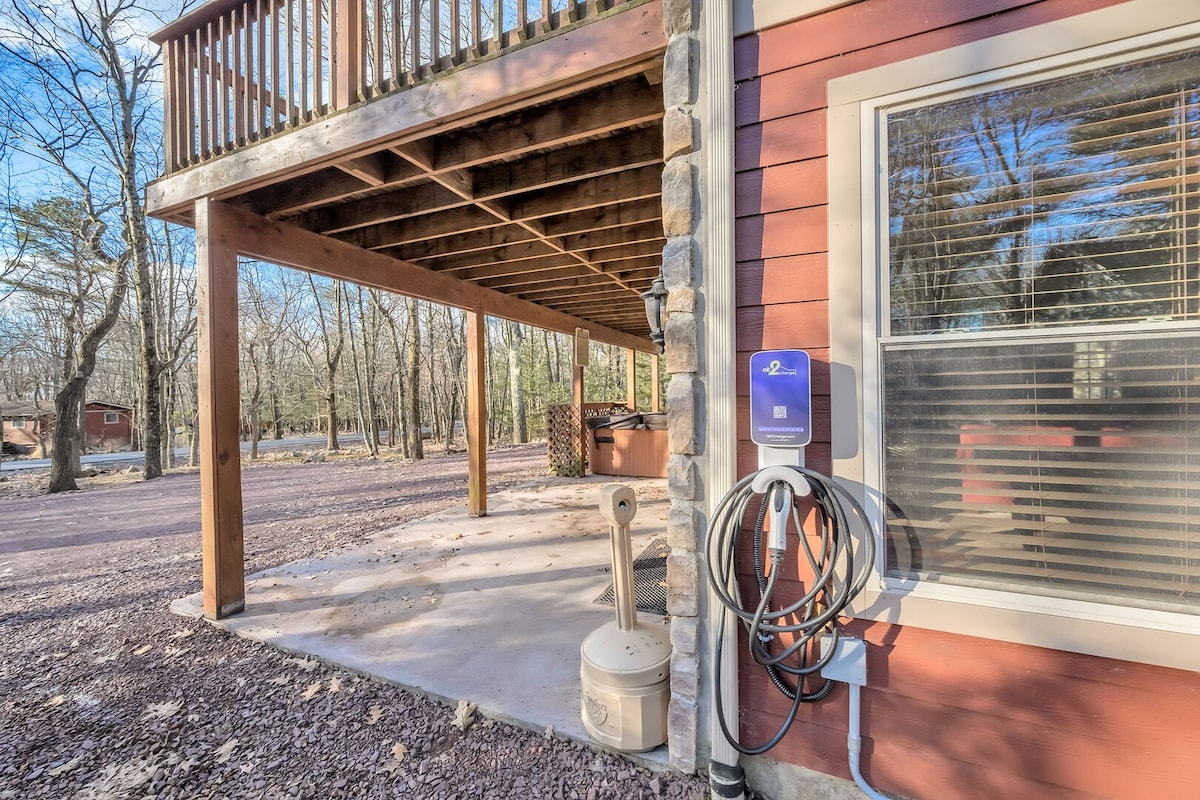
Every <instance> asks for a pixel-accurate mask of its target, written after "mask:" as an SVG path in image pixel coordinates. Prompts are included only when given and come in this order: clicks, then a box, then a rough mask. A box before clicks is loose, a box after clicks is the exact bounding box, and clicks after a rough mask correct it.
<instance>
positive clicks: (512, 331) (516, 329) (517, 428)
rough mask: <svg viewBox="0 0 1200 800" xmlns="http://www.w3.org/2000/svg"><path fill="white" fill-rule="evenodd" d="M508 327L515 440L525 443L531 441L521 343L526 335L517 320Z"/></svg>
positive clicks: (509, 375) (509, 384)
mask: <svg viewBox="0 0 1200 800" xmlns="http://www.w3.org/2000/svg"><path fill="white" fill-rule="evenodd" d="M505 324H506V325H507V327H508V333H509V337H508V391H509V397H511V398H512V418H513V442H514V443H516V444H524V443H526V442H528V441H529V421H528V420H527V419H526V417H525V391H524V386H523V383H524V381H523V380H522V376H521V344H522V342H523V341H524V336H523V335H522V333H521V326H520V325H518V324H516V323H515V322H508V323H505Z"/></svg>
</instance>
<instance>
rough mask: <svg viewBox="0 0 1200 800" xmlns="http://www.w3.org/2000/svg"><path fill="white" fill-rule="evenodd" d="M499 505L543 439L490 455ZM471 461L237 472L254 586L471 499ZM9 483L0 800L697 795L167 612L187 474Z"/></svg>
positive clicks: (700, 790) (186, 523)
mask: <svg viewBox="0 0 1200 800" xmlns="http://www.w3.org/2000/svg"><path fill="white" fill-rule="evenodd" d="M488 466H489V473H490V475H489V477H490V479H491V486H492V488H493V490H494V489H495V488H498V487H500V486H502V485H504V484H511V483H515V482H520V481H524V480H528V479H530V478H533V477H538V476H540V475H543V474H545V457H544V446H536V445H535V446H528V447H513V448H507V449H502V450H499V451H496V452H494V453H492V454H491V455H490V456H489V464H488ZM466 469H467V467H466V457H465V456H464V455H462V454H457V455H454V454H452V455H445V456H439V457H432V458H428V459H426V460H425V461H423V462H416V463H414V462H406V461H403V460H400V459H395V458H391V459H389V458H386V457H384V458H380V459H377V460H376V459H369V458H365V457H361V456H353V455H350V456H331V457H329V458H328V459H327V460H325V461H324V462H323V463H304V462H303V461H302V460H301V459H287V460H276V461H270V462H266V463H263V464H254V465H249V466H247V468H246V469H245V470H244V472H243V493H244V505H245V508H246V530H245V539H246V563H247V571H248V572H256V571H259V570H262V569H266V568H268V567H272V566H277V565H280V564H284V563H287V562H290V561H294V560H297V559H301V558H307V557H311V556H315V555H319V554H322V553H326V552H329V551H331V550H335V549H337V548H340V547H345V546H350V545H354V544H358V543H361V542H363V541H366V540H369V539H371V538H372V537H374V536H375V535H377V534H379V533H380V532H381V531H384V530H387V529H389V528H391V527H393V526H395V525H397V524H398V523H401V522H404V521H406V520H410V519H415V518H419V517H422V516H426V515H428V514H430V513H433V512H435V511H439V510H441V509H444V508H447V507H450V506H452V505H454V504H455V503H461V502H464V498H465V495H466ZM44 481H45V475H44V474H43V475H40V476H21V477H19V478H16V477H14V478H10V479H9V480H8V481H6V482H4V483H0V653H2V654H3V655H2V656H0V798H3V799H4V800H8V799H9V798H22V799H24V798H164V797H177V798H275V797H305V798H331V799H332V798H349V797H370V798H509V797H512V798H517V797H520V798H564V799H565V798H580V799H581V800H582V799H584V798H586V799H588V800H591V799H593V798H595V799H597V800H598V799H599V798H620V799H622V800H624V798H658V797H669V798H701V797H703V796H705V794H706V785H705V784H704V783H703V782H702V781H701V780H700V779H699V778H695V777H687V776H680V775H675V774H671V773H663V774H653V773H650V772H647V771H646V770H644V769H641V768H639V767H636V766H634V765H632V764H631V763H630V762H628V761H626V760H624V759H622V758H620V757H617V756H613V755H609V754H604V753H600V752H597V751H593V750H591V749H589V748H587V747H584V746H582V745H580V744H577V743H572V742H568V741H563V740H560V739H558V738H555V737H553V736H551V735H546V734H543V733H538V732H531V731H527V730H524V729H520V728H516V727H513V726H510V725H506V724H502V723H499V722H496V721H493V720H487V719H478V720H476V721H475V723H474V724H473V725H471V726H470V727H468V728H467V729H466V730H465V731H460V730H459V728H458V727H457V726H456V725H455V724H454V717H455V713H454V709H452V708H449V707H447V706H444V705H442V704H440V703H437V702H433V701H430V700H427V699H424V698H422V697H419V696H416V695H414V694H412V693H410V692H406V691H404V690H402V689H399V688H397V687H394V686H391V685H388V684H384V683H380V682H378V681H375V680H371V679H368V678H363V677H360V676H358V675H355V674H354V673H351V672H348V671H346V670H341V669H337V668H333V667H330V666H327V665H325V664H321V663H318V662H316V661H311V660H305V659H300V658H295V657H292V656H290V655H289V654H286V653H281V652H279V651H276V650H273V649H271V648H269V647H266V646H264V645H261V644H258V643H255V642H251V641H247V640H243V639H239V638H237V637H234V636H232V635H230V634H227V633H225V632H223V631H221V630H219V629H216V628H213V627H212V626H209V625H205V624H203V623H198V622H195V621H191V620H187V619H184V618H181V617H178V616H175V615H173V614H171V613H170V612H169V611H168V610H167V605H168V603H169V602H170V601H171V600H173V599H175V598H177V597H182V596H184V595H187V594H190V593H192V592H195V591H198V590H199V589H200V580H199V576H200V553H199V510H198V506H199V485H198V477H197V475H196V473H195V472H184V473H175V474H171V475H167V476H165V477H163V478H160V479H157V480H154V481H150V482H136V476H130V475H119V476H113V475H101V476H98V477H96V478H92V479H89V480H88V481H87V482H86V483H85V488H84V490H82V491H79V492H72V493H68V494H62V495H54V496H49V495H44V494H40V493H39V489H38V485H39V483H40V482H44Z"/></svg>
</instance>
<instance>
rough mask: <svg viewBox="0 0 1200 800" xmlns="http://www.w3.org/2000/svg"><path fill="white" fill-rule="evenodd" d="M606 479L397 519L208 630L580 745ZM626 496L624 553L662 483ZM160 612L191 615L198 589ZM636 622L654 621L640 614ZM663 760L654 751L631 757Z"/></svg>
mask: <svg viewBox="0 0 1200 800" xmlns="http://www.w3.org/2000/svg"><path fill="white" fill-rule="evenodd" d="M612 482H614V479H613V478H610V477H604V476H598V477H595V476H590V477H588V478H585V479H582V480H579V479H563V478H546V479H543V480H540V481H536V482H533V483H529V484H524V485H522V486H519V487H516V488H513V489H510V490H507V491H505V492H502V493H498V494H494V495H492V496H490V497H489V499H488V506H489V512H488V516H486V517H479V518H475V517H470V516H468V515H467V513H466V509H465V507H463V508H461V509H456V510H453V511H447V512H443V513H441V514H437V515H434V516H431V517H427V518H425V519H422V520H418V521H416V522H413V523H409V524H406V525H404V526H402V527H398V528H396V529H395V530H393V531H389V532H388V533H385V534H383V535H382V536H380V537H379V538H377V539H375V540H374V541H373V542H371V543H370V544H368V545H364V546H360V547H354V548H348V549H346V550H343V551H341V552H338V553H335V554H331V555H328V556H326V557H324V558H319V559H313V560H309V561H301V562H295V563H291V564H286V565H284V566H281V567H278V568H275V569H271V570H267V571H265V572H261V573H258V574H256V575H253V576H251V577H250V578H248V579H247V588H246V610H245V611H244V612H242V613H241V614H238V615H237V616H234V617H231V618H229V619H224V620H220V621H219V622H216V623H215V624H216V625H219V626H220V627H222V628H224V629H226V630H229V631H232V632H234V633H236V634H238V635H239V636H245V637H247V638H250V639H253V640H256V641H260V642H264V643H266V644H270V645H273V646H275V647H278V648H281V649H284V650H287V651H291V652H294V653H299V654H307V655H311V656H313V657H315V658H318V659H320V660H322V661H326V662H329V663H332V664H337V665H339V666H342V667H345V668H347V669H351V670H354V671H357V672H360V673H364V674H368V675H372V676H375V677H378V678H381V679H383V680H387V681H390V682H392V683H396V684H399V685H401V686H404V687H406V688H411V689H413V690H416V691H418V692H421V693H424V694H426V695H429V696H431V697H435V698H438V699H441V700H444V701H446V702H448V703H450V704H455V703H457V702H458V701H459V700H467V701H469V702H472V703H476V704H478V707H479V711H480V712H481V713H483V714H486V715H488V716H491V717H494V718H497V719H501V720H504V721H507V722H513V723H515V724H518V725H522V726H525V727H529V728H533V729H536V730H544V729H546V728H547V727H550V726H553V728H554V731H555V732H556V733H558V734H562V735H565V736H570V737H572V738H576V739H579V740H581V741H590V739H589V737H588V735H587V733H586V731H585V730H584V727H583V722H582V720H581V718H580V708H579V704H580V699H579V698H580V693H579V691H580V690H579V646H580V644H581V642H582V641H583V639H584V637H586V636H587V635H588V634H589V633H591V631H593V630H594V629H595V628H597V627H599V626H600V625H602V624H604V623H605V622H607V621H609V620H610V619H612V618H613V614H614V610H613V608H612V607H611V606H601V605H596V604H595V603H594V602H593V601H594V600H595V599H596V597H598V596H599V595H600V594H601V592H603V591H604V590H605V589H606V588H607V587H608V585H609V584H610V582H611V579H612V576H611V571H610V567H609V563H610V548H609V536H608V528H607V525H606V523H605V521H604V519H603V518H602V517H601V516H600V513H599V511H598V501H599V498H600V489H601V488H602V487H603V486H604V485H606V484H608V483H612ZM619 482H621V483H624V484H626V485H628V486H631V487H632V488H633V489H634V491H635V492H636V493H637V498H638V513H637V517H636V518H635V519H634V521H633V524H632V526H631V528H632V536H633V553H634V555H635V556H636V555H637V554H638V553H640V552H641V551H642V550H643V549H644V548H645V547H646V546H647V545H649V544H650V542H651V541H652V540H653V539H655V538H658V537H663V536H665V535H666V517H667V510H668V507H669V503H668V500H667V491H666V482H665V481H663V480H644V479H623V480H621V481H619ZM171 609H172V611H175V612H176V613H179V614H183V615H186V616H191V617H198V616H201V615H202V605H201V596H200V594H198V593H197V594H194V595H191V596H189V597H185V598H182V599H180V600H177V601H175V602H174V603H172V605H171ZM641 618H642V620H643V621H644V622H646V623H649V624H666V623H665V620H664V619H663V618H661V617H658V616H655V615H644V614H643V615H641ZM638 760H639V761H643V762H644V763H647V764H648V765H650V766H665V764H666V761H667V753H666V748H665V747H660V748H658V749H657V750H655V751H652V752H651V753H648V754H643V755H642V756H641V757H639V759H638Z"/></svg>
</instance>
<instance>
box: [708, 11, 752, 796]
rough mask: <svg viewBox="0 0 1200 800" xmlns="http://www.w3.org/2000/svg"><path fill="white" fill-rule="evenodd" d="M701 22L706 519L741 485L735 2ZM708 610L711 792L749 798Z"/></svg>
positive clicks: (729, 690) (728, 630)
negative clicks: (724, 714) (730, 736)
mask: <svg viewBox="0 0 1200 800" xmlns="http://www.w3.org/2000/svg"><path fill="white" fill-rule="evenodd" d="M701 7H702V15H701V26H700V45H701V46H700V51H701V52H700V60H701V68H700V89H701V91H700V98H699V99H700V103H701V116H700V144H701V153H702V162H701V180H700V186H701V191H700V218H701V224H702V225H703V236H702V239H701V243H702V247H703V253H702V261H701V263H702V264H703V273H702V274H703V284H702V285H703V287H704V333H705V345H704V371H705V379H706V380H705V393H706V400H707V411H708V426H707V428H708V430H707V435H706V449H707V453H708V458H707V464H706V467H707V470H706V473H707V474H706V481H705V484H706V485H705V495H706V497H707V505H708V518H709V519H710V520H711V519H712V513H713V511H714V510H715V508H716V505H717V503H718V502H719V501H720V498H721V497H722V496H723V495H724V494H725V492H727V491H728V490H729V489H730V488H731V487H732V486H733V485H734V483H736V482H737V396H736V392H735V389H734V383H735V382H734V380H733V376H734V374H735V371H736V362H735V344H734V328H735V316H734V315H735V312H736V303H735V300H734V290H735V255H734V227H733V219H734V217H733V186H734V169H733V165H734V160H733V159H734V149H733V138H734V137H733V131H734V115H733V91H734V72H733V3H732V2H729V0H701ZM708 610H709V613H710V618H709V631H710V633H711V635H710V637H709V639H710V641H709V644H710V649H709V653H710V661H709V663H710V664H712V665H714V666H715V664H716V658H717V652H718V648H717V642H716V637H717V631H718V629H719V627H721V626H719V624H718V623H719V617H718V616H717V615H718V614H723V615H724V616H725V617H726V619H725V624H724V626H723V627H724V631H725V635H724V638H725V643H724V646H723V647H722V648H720V652H721V658H722V663H721V676H722V680H721V685H719V686H717V685H716V682H715V681H712V684H713V685H712V686H711V689H712V692H711V695H710V697H711V702H712V706H711V707H710V713H709V721H710V725H709V746H710V748H711V750H710V753H711V761H712V794H713V797H714V798H721V800H737V798H742V797H744V796H745V795H744V783H743V780H742V770H741V767H740V766H738V752H737V750H735V749H734V748H733V746H732V745H730V744H729V742H727V741H726V740H725V736H724V734H723V733H722V732H721V727H720V723H719V722H718V721H717V714H716V711H715V709H716V704H717V703H723V704H724V708H725V709H727V711H729V712H730V713H729V718H730V720H731V727H733V729H734V730H735V731H736V730H737V724H738V723H737V720H738V716H739V715H738V711H737V709H738V685H737V662H738V643H737V623H736V619H735V617H734V615H733V614H732V612H729V611H726V610H725V609H724V606H722V605H721V604H720V603H719V602H717V601H716V600H715V599H714V598H713V597H712V593H711V591H710V593H709V602H708Z"/></svg>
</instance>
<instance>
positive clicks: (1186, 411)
mask: <svg viewBox="0 0 1200 800" xmlns="http://www.w3.org/2000/svg"><path fill="white" fill-rule="evenodd" d="M1198 86H1200V54H1197V53H1195V52H1190V51H1189V52H1185V53H1177V54H1172V55H1169V56H1164V57H1160V58H1156V59H1150V60H1144V61H1139V62H1133V63H1124V64H1116V65H1108V66H1104V67H1102V68H1095V69H1091V70H1088V71H1084V72H1081V73H1078V74H1075V75H1071V76H1069V77H1065V78H1055V79H1052V80H1045V81H1041V82H1038V83H1032V84H1026V85H1022V86H1017V87H1008V88H1002V89H989V90H987V91H984V92H981V93H979V94H976V95H973V96H970V97H964V98H958V99H954V100H951V101H948V102H944V103H939V104H934V105H926V106H923V107H920V108H908V109H899V110H892V111H890V112H887V119H886V126H885V128H884V129H885V130H886V132H887V143H886V148H885V153H886V158H887V170H886V180H887V185H886V198H887V213H888V219H887V225H888V231H887V236H888V254H887V260H886V267H885V269H886V272H885V274H884V287H883V289H884V291H883V292H882V296H883V302H884V304H885V307H884V309H883V313H882V314H881V317H882V319H883V321H884V323H883V324H884V325H885V326H886V327H887V329H886V330H884V331H882V332H881V336H880V344H879V347H880V367H881V370H882V373H883V375H882V386H883V398H882V402H883V425H884V437H885V441H884V443H883V444H884V458H883V469H884V487H885V495H886V498H887V508H888V549H887V571H888V574H889V575H891V576H894V577H903V578H918V579H922V580H936V581H943V582H950V583H965V584H971V585H983V586H1003V587H1008V588H1014V587H1015V588H1017V589H1019V590H1021V591H1028V592H1033V593H1044V594H1052V595H1058V596H1065V597H1082V598H1085V599H1097V600H1101V601H1103V602H1112V601H1113V600H1114V599H1116V598H1120V599H1121V600H1122V601H1123V602H1129V603H1133V604H1138V605H1145V606H1148V607H1154V608H1165V609H1169V610H1182V611H1187V612H1190V613H1200V483H1198V481H1197V479H1198V478H1200V334H1198V333H1193V332H1191V331H1190V329H1188V330H1182V331H1181V330H1180V329H1179V325H1178V324H1175V325H1172V326H1166V325H1164V324H1163V323H1164V322H1166V321H1176V322H1177V321H1180V320H1184V321H1187V320H1197V319H1200V89H1198V88H1197V87H1198ZM1110 323H1127V324H1128V323H1135V324H1136V327H1135V328H1134V332H1133V333H1128V332H1127V331H1125V332H1123V333H1122V334H1121V335H1120V336H1116V335H1113V334H1111V333H1110V334H1108V335H1106V334H1105V327H1106V325H1107V324H1110ZM1032 329H1043V330H1042V331H1041V332H1040V333H1039V334H1038V335H1036V336H1032V335H1026V336H1022V334H1021V331H1023V330H1032ZM1044 329H1052V330H1044ZM1006 331H1007V332H1009V333H1010V334H1011V336H1005V337H1004V338H1002V339H998V338H997V333H996V332H1001V333H1003V332H1006ZM978 332H987V333H988V334H989V335H988V336H987V337H974V336H972V334H974V333H978ZM951 333H953V335H946V334H951Z"/></svg>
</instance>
